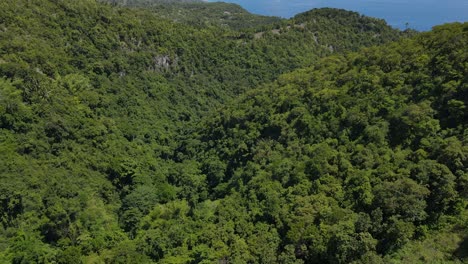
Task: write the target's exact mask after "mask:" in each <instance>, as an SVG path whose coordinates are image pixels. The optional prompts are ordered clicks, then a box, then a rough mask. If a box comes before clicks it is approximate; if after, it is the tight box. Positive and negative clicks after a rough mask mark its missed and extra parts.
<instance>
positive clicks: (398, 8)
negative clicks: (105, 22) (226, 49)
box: [208, 0, 468, 31]
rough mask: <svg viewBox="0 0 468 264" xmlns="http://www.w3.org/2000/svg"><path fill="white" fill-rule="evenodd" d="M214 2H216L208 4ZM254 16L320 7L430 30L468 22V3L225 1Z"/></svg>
mask: <svg viewBox="0 0 468 264" xmlns="http://www.w3.org/2000/svg"><path fill="white" fill-rule="evenodd" d="M208 1H210V2H214V1H216V0H208ZM223 1H224V2H230V3H237V4H239V5H241V6H242V7H244V8H245V9H247V10H249V11H250V12H251V13H254V14H261V15H268V16H280V17H285V18H289V17H292V16H294V15H295V14H298V13H301V12H304V11H307V10H310V9H312V8H318V7H334V8H343V9H347V10H353V11H357V12H359V13H361V14H365V15H367V16H372V17H378V18H383V19H385V20H386V21H387V22H388V24H390V25H391V26H393V27H396V28H400V29H404V28H405V27H406V23H408V24H409V27H410V28H413V29H417V30H422V31H425V30H430V29H431V28H432V27H433V26H435V25H439V24H444V23H448V22H455V21H459V22H465V21H468V0H223Z"/></svg>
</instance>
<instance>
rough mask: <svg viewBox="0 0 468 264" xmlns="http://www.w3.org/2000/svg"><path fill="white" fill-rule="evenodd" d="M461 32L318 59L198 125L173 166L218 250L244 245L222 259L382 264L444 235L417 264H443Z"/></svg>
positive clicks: (461, 183) (459, 127)
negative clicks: (219, 242) (192, 188)
mask: <svg viewBox="0 0 468 264" xmlns="http://www.w3.org/2000/svg"><path fill="white" fill-rule="evenodd" d="M467 32H468V24H466V23H465V24H452V25H445V26H440V27H436V28H435V29H434V31H433V32H430V33H426V34H422V35H420V36H418V37H416V38H415V39H412V40H404V41H401V42H398V43H392V44H390V45H386V46H383V47H376V48H370V49H365V50H362V51H361V52H360V53H351V54H347V55H345V56H332V57H328V58H325V59H323V60H321V61H320V62H319V63H317V64H316V66H313V67H312V68H308V69H304V70H299V71H295V72H293V73H291V74H285V75H283V76H281V77H279V79H278V81H277V82H275V83H274V84H271V85H265V86H264V87H263V88H260V89H256V90H252V91H249V92H247V93H246V94H245V95H244V96H242V98H240V99H239V100H237V101H236V102H234V103H233V104H231V105H230V106H227V107H225V108H224V109H223V110H222V111H220V112H219V113H217V114H216V115H213V117H211V118H208V119H207V120H206V121H205V122H204V123H203V125H201V128H200V129H199V130H198V131H197V132H196V133H195V135H198V137H197V140H194V139H193V138H190V139H189V140H187V142H186V143H185V144H183V146H182V147H181V148H180V149H181V153H180V154H179V155H178V156H179V157H181V156H182V157H184V158H185V159H192V158H195V159H196V160H197V161H198V162H199V168H200V170H201V173H202V174H203V175H206V184H207V186H206V188H208V189H209V191H208V193H210V195H209V196H208V197H209V200H207V201H206V202H205V203H202V205H200V208H203V209H200V210H206V209H204V208H205V206H207V205H211V204H212V203H213V201H214V202H215V204H216V207H215V209H214V213H213V214H214V215H213V217H212V218H211V219H212V220H211V222H210V223H211V224H212V225H213V226H211V227H209V228H210V229H217V228H219V229H223V230H225V232H226V233H224V234H223V235H224V236H225V237H226V240H225V241H226V242H224V243H226V244H225V245H226V246H227V248H230V249H232V248H236V249H238V247H239V245H240V244H243V243H246V244H247V246H246V247H245V248H244V251H242V252H243V253H242V254H237V253H234V252H232V253H231V252H227V253H226V254H227V255H226V259H228V260H229V261H233V262H237V261H239V262H246V261H252V262H255V263H262V262H265V263H273V262H283V261H285V258H286V259H288V261H292V262H288V263H301V261H303V262H304V263H350V262H353V261H357V262H358V263H388V262H391V261H394V260H392V258H393V257H394V258H400V257H401V258H402V259H405V258H406V259H411V258H410V256H409V255H407V253H404V252H400V253H398V252H399V250H400V248H402V247H403V246H404V245H405V244H407V243H408V242H410V241H412V240H416V239H421V240H423V239H425V238H428V239H427V241H431V240H430V239H432V237H434V238H435V239H434V240H435V241H437V240H440V238H437V236H438V232H447V233H455V234H456V235H451V236H452V237H457V238H456V240H455V241H458V242H454V243H451V244H450V243H449V244H445V242H443V241H441V242H439V244H437V242H427V243H428V244H429V243H432V245H434V246H435V247H437V248H435V249H433V251H431V252H432V253H429V250H428V252H424V253H423V252H421V254H424V255H422V256H421V257H424V258H425V259H426V260H427V261H430V260H431V259H434V260H435V259H439V260H440V261H443V262H449V261H454V263H456V261H457V259H458V257H457V256H460V254H459V252H461V251H460V250H462V249H463V245H462V244H460V245H458V243H461V242H462V241H463V239H464V237H466V234H467V233H468V229H467V227H468V226H467V225H466V223H467V218H466V217H467V205H468V192H467V188H466V187H467V183H468V181H467V180H468V178H467V175H468V174H467V172H468V171H467V168H468V159H467V157H468V141H467V140H468V139H467V137H466V135H467V131H468V127H467V124H468V122H467V121H468V120H467V117H468V116H467V111H466V104H467V103H468V98H467V94H468V93H467V89H468V86H467V83H468V82H467V79H466V78H467V75H466V73H467V72H468V71H467V70H468V69H467V68H466V67H467V65H466V62H467V60H468V57H467V55H468V54H467V53H466V49H465V47H466V45H467V42H468V34H467ZM184 155H185V156H184ZM182 160H183V159H182ZM231 206H235V208H236V209H235V210H234V211H229V210H228V209H226V207H231ZM194 215H198V214H197V212H195V213H194ZM193 221H197V219H196V218H195V219H194V220H193ZM189 223H190V222H189ZM226 223H232V228H231V229H227V228H226ZM143 229H144V230H145V231H144V232H150V231H151V232H152V231H154V230H159V229H158V227H153V226H151V225H146V226H143ZM201 230H203V231H200V233H201V234H204V233H205V232H208V231H206V230H205V229H203V228H201ZM444 230H445V231H444ZM144 232H143V233H142V234H141V235H142V236H143V237H144ZM201 237H203V236H201ZM198 241H199V242H198V243H202V244H203V243H204V242H203V241H204V240H203V238H200V240H198ZM208 241H211V240H208ZM260 241H262V242H260ZM425 243H426V242H425ZM208 245H211V244H208ZM412 245H413V246H417V242H412ZM211 246H214V245H211ZM457 247H460V249H458V250H457ZM239 250H241V249H239ZM438 250H439V251H438ZM169 252H171V251H169ZM457 252H458V253H457ZM405 254H406V256H405ZM431 254H432V255H431ZM240 256H243V257H245V258H241V257H240ZM461 256H463V257H464V258H466V255H461ZM249 258H250V259H249ZM293 260H294V261H293ZM465 260H466V259H465Z"/></svg>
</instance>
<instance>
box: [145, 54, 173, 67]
mask: <svg viewBox="0 0 468 264" xmlns="http://www.w3.org/2000/svg"><path fill="white" fill-rule="evenodd" d="M176 65H177V58H175V59H171V57H169V55H159V56H156V57H153V66H152V69H151V70H153V71H161V70H168V69H169V68H171V67H174V66H176Z"/></svg>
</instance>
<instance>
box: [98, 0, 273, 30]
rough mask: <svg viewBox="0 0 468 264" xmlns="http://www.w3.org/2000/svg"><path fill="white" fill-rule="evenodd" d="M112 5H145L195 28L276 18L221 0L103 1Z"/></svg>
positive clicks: (268, 24)
mask: <svg viewBox="0 0 468 264" xmlns="http://www.w3.org/2000/svg"><path fill="white" fill-rule="evenodd" d="M106 2H109V3H112V4H114V5H122V6H128V7H140V8H149V9H151V10H152V11H153V12H154V13H156V14H157V15H158V16H160V17H164V18H167V19H170V20H172V21H174V22H178V23H184V24H188V25H192V26H197V27H213V26H217V27H227V28H231V29H248V28H259V27H262V26H263V27H271V25H272V24H276V23H278V22H280V21H281V19H280V18H278V17H267V16H259V15H253V14H251V13H249V12H247V11H246V10H245V9H243V8H242V7H241V6H239V5H236V4H230V3H223V2H212V3H208V2H203V1H201V0H200V1H196V0H195V1H193V0H187V1H184V0H181V1H174V0H157V1H155V0H106Z"/></svg>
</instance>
